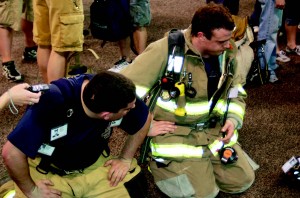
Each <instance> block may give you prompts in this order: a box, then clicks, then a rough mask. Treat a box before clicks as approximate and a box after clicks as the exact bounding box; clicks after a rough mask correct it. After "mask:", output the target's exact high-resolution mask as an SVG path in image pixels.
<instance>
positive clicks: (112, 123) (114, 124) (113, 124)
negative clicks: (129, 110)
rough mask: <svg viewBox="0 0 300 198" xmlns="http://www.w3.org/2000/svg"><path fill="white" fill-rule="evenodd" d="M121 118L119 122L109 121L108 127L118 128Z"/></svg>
mask: <svg viewBox="0 0 300 198" xmlns="http://www.w3.org/2000/svg"><path fill="white" fill-rule="evenodd" d="M122 120H123V118H120V119H119V120H114V121H111V122H110V123H109V127H116V126H120V124H121V122H122Z"/></svg>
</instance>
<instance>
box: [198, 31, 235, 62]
mask: <svg viewBox="0 0 300 198" xmlns="http://www.w3.org/2000/svg"><path fill="white" fill-rule="evenodd" d="M231 34H232V31H229V30H226V29H223V28H222V29H215V30H213V31H212V36H211V38H210V39H208V38H206V37H205V35H204V37H205V38H204V39H203V43H202V44H204V46H205V48H204V49H203V51H202V56H203V57H210V56H218V55H220V54H222V53H223V52H224V51H225V50H226V49H228V48H230V42H229V41H230V38H231Z"/></svg>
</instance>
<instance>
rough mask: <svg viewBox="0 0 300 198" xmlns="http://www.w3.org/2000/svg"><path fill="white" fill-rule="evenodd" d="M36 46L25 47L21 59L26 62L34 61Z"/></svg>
mask: <svg viewBox="0 0 300 198" xmlns="http://www.w3.org/2000/svg"><path fill="white" fill-rule="evenodd" d="M36 54H37V47H26V48H25V50H24V52H23V56H22V59H23V60H24V61H28V62H34V61H36Z"/></svg>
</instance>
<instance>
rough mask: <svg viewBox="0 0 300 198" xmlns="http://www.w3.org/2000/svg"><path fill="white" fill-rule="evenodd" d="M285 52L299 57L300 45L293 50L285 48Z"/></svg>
mask: <svg viewBox="0 0 300 198" xmlns="http://www.w3.org/2000/svg"><path fill="white" fill-rule="evenodd" d="M285 51H286V53H288V54H295V55H298V56H300V45H297V46H296V47H295V48H294V49H291V48H289V47H286V49H285Z"/></svg>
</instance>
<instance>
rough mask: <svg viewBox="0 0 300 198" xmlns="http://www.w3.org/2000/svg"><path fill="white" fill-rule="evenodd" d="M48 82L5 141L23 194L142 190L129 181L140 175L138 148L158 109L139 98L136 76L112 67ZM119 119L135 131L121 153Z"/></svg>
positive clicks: (8, 159)
mask: <svg viewBox="0 0 300 198" xmlns="http://www.w3.org/2000/svg"><path fill="white" fill-rule="evenodd" d="M49 88H50V89H49V91H47V92H45V93H44V94H43V95H42V96H41V98H40V102H39V103H37V104H35V105H33V106H31V107H29V108H28V109H27V111H26V112H25V114H24V116H23V117H22V119H21V120H20V122H19V123H18V125H17V126H16V128H15V129H14V130H13V131H12V132H11V133H10V134H9V135H8V138H7V139H8V141H7V142H6V143H5V145H4V146H3V152H2V156H3V160H4V163H5V165H6V167H7V170H8V172H9V174H10V176H11V178H12V179H13V181H14V183H15V187H16V195H17V197H34V198H40V197H116V196H121V197H130V196H132V193H133V194H136V195H137V193H138V192H137V191H138V190H133V191H132V189H128V188H129V186H134V185H135V184H137V183H139V182H136V180H137V178H139V173H140V167H139V166H138V165H137V164H136V160H135V159H133V156H134V154H135V152H136V150H137V148H138V147H139V146H140V144H141V143H142V142H143V140H144V138H145V136H146V135H147V132H148V130H149V126H150V122H151V116H149V111H148V108H147V106H146V105H145V104H144V103H143V102H142V101H141V100H139V99H137V98H136V95H135V92H136V90H135V85H134V84H133V83H132V81H130V80H129V79H127V78H125V77H124V76H122V75H121V74H117V73H113V72H108V71H106V72H101V73H99V74H97V75H82V76H78V77H75V78H70V79H59V80H57V81H53V82H52V83H51V84H50V85H49ZM114 126H119V127H120V128H121V129H123V130H124V131H126V132H127V133H128V136H127V140H126V142H125V145H124V147H123V149H122V151H121V154H120V155H119V156H118V157H116V158H113V157H111V156H110V154H109V148H108V139H109V137H110V135H111V130H112V127H114ZM133 182H136V183H133ZM136 189H138V187H137V188H136ZM141 196H142V195H141Z"/></svg>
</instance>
